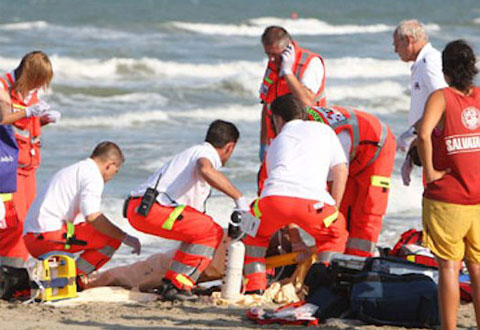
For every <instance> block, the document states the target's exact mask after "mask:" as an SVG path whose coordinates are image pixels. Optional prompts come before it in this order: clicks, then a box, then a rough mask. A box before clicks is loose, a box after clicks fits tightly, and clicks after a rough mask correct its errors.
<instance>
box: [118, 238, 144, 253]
mask: <svg viewBox="0 0 480 330" xmlns="http://www.w3.org/2000/svg"><path fill="white" fill-rule="evenodd" d="M122 243H123V244H125V245H127V246H130V247H131V248H132V249H133V251H132V253H136V254H137V255H140V250H141V249H142V246H141V244H140V240H139V239H138V238H136V237H134V236H130V235H128V234H125V237H124V238H123V241H122Z"/></svg>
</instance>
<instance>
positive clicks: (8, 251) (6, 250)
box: [0, 200, 28, 268]
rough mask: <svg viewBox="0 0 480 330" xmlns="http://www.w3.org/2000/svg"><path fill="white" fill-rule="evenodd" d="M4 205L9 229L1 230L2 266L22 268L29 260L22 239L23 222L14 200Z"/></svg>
mask: <svg viewBox="0 0 480 330" xmlns="http://www.w3.org/2000/svg"><path fill="white" fill-rule="evenodd" d="M4 204H5V221H6V223H7V227H6V228H4V229H0V265H4V266H10V267H16V268H22V267H23V266H24V262H25V261H26V260H27V258H28V250H27V248H26V247H25V243H24V242H23V239H22V235H23V233H22V231H23V221H20V218H19V217H18V216H17V211H16V208H15V205H14V202H13V200H10V201H6V202H4Z"/></svg>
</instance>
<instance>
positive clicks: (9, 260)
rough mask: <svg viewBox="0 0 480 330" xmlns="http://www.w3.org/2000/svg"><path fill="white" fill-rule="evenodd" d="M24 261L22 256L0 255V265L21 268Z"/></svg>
mask: <svg viewBox="0 0 480 330" xmlns="http://www.w3.org/2000/svg"><path fill="white" fill-rule="evenodd" d="M24 265H25V262H24V261H23V259H22V258H16V257H0V266H10V267H15V268H23V267H24Z"/></svg>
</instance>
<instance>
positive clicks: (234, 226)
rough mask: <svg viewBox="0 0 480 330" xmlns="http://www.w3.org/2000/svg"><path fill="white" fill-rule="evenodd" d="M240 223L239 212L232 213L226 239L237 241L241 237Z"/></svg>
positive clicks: (240, 215)
mask: <svg viewBox="0 0 480 330" xmlns="http://www.w3.org/2000/svg"><path fill="white" fill-rule="evenodd" d="M241 222H242V214H241V213H240V211H233V213H232V215H231V216H230V222H229V223H228V237H230V238H232V239H237V238H239V237H240V236H241V235H242V229H241V228H240V223H241Z"/></svg>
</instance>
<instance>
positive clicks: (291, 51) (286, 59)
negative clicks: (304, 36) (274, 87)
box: [279, 44, 295, 77]
mask: <svg viewBox="0 0 480 330" xmlns="http://www.w3.org/2000/svg"><path fill="white" fill-rule="evenodd" d="M281 56H282V63H281V64H280V73H279V76H280V77H283V76H285V75H287V74H292V73H293V72H292V66H293V63H295V47H294V46H293V44H290V45H288V46H287V48H285V50H284V51H283V52H282V55H281Z"/></svg>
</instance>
